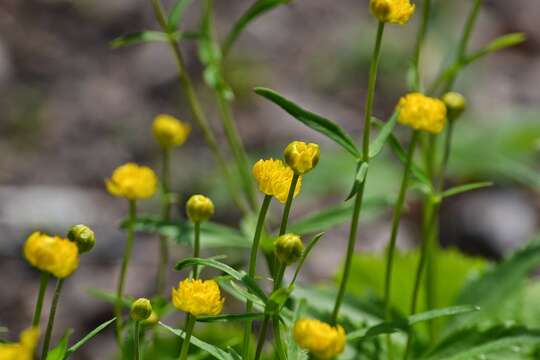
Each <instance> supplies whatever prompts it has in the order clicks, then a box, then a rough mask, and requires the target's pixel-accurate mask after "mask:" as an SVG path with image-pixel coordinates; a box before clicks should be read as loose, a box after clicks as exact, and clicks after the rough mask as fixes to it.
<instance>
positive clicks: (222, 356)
mask: <svg viewBox="0 0 540 360" xmlns="http://www.w3.org/2000/svg"><path fill="white" fill-rule="evenodd" d="M159 325H161V326H163V327H164V328H165V329H167V330H169V331H170V332H171V333H173V334H174V335H176V336H179V337H181V338H182V339H185V337H186V334H185V332H184V331H183V330H180V329H174V328H172V327H170V326H168V325H165V324H164V323H162V322H161V321H160V322H159ZM189 342H190V343H191V344H193V345H195V346H196V347H198V348H199V349H201V350H204V351H206V352H207V353H209V354H210V355H212V356H213V357H215V358H216V359H219V360H237V359H238V358H237V357H236V356H234V355H232V354H231V353H229V352H226V351H224V350H222V349H220V348H218V347H217V346H214V345H210V344H208V343H206V342H204V341H202V340H199V339H198V338H196V337H195V336H191V338H190V340H189Z"/></svg>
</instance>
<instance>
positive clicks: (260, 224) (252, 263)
mask: <svg viewBox="0 0 540 360" xmlns="http://www.w3.org/2000/svg"><path fill="white" fill-rule="evenodd" d="M271 201H272V196H271V195H265V197H264V200H263V203H262V205H261V209H260V210H259V217H258V219H257V226H256V228H255V234H254V236H253V244H252V245H251V254H250V257H249V265H248V276H249V277H251V278H252V279H253V278H254V277H255V271H256V269H257V253H258V251H259V245H260V243H261V234H262V231H263V228H264V222H265V219H266V214H267V213H268V208H269V206H270V202H271ZM252 311H253V302H251V301H250V300H247V301H246V313H250V312H252ZM252 323H253V322H252V321H251V320H246V322H245V325H244V326H245V327H244V343H243V345H242V358H243V359H248V357H249V343H250V337H251V327H252V326H251V325H252Z"/></svg>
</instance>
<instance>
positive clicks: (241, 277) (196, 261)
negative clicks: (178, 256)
mask: <svg viewBox="0 0 540 360" xmlns="http://www.w3.org/2000/svg"><path fill="white" fill-rule="evenodd" d="M193 265H205V266H209V267H211V268H214V269H218V270H221V271H223V272H224V273H226V274H228V275H230V276H232V277H233V278H234V279H236V280H238V281H241V282H242V283H244V285H245V286H246V287H247V288H248V289H249V290H250V291H251V292H252V293H253V294H255V295H257V296H258V297H259V298H260V299H261V300H262V301H263V302H266V301H267V299H266V295H265V294H264V291H262V290H261V288H260V287H259V286H258V285H257V283H256V282H255V280H253V279H252V278H250V277H249V276H248V275H247V274H246V272H245V271H237V270H235V269H233V268H232V267H230V266H229V265H226V264H224V263H222V262H219V261H216V260H213V259H200V258H188V259H185V260H182V261H180V262H178V263H177V264H176V266H175V267H174V268H175V269H176V270H182V269H184V268H186V267H190V266H193Z"/></svg>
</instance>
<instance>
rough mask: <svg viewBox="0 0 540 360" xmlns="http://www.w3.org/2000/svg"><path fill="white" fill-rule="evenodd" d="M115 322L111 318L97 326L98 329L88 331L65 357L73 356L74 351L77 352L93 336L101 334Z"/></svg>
mask: <svg viewBox="0 0 540 360" xmlns="http://www.w3.org/2000/svg"><path fill="white" fill-rule="evenodd" d="M115 320H116V318H112V319H111V320H108V321H105V322H104V323H103V324H101V325H99V326H98V327H96V328H95V329H94V330H92V331H90V332H89V333H88V334H87V335H86V336H85V337H83V338H82V339H81V340H80V341H78V342H77V343H76V344H75V345H73V346H72V347H70V348H69V350H68V351H67V354H66V355H67V356H69V355H71V354H73V353H74V352H75V351H77V350H79V349H80V348H81V347H82V346H84V344H86V343H87V342H88V341H90V340H91V339H92V338H93V337H94V336H96V335H97V334H99V333H100V332H102V331H103V330H105V329H106V328H107V326H109V325H110V324H112V323H113V322H114V321H115Z"/></svg>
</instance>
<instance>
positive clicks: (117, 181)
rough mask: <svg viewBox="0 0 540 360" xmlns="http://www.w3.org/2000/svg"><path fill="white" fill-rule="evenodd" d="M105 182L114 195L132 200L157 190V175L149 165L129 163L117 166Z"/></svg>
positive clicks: (152, 193) (147, 195)
mask: <svg viewBox="0 0 540 360" xmlns="http://www.w3.org/2000/svg"><path fill="white" fill-rule="evenodd" d="M105 183H106V185H107V190H108V191H109V192H110V193H111V194H112V195H114V196H118V197H125V198H127V199H130V200H135V199H145V198H149V197H150V196H152V195H154V193H155V192H156V184H157V177H156V174H155V173H154V171H153V170H152V169H150V168H149V167H147V166H139V165H137V164H134V163H127V164H125V165H122V166H119V167H117V168H116V169H115V170H114V172H113V174H112V176H111V178H110V179H107V181H106V182H105Z"/></svg>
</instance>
